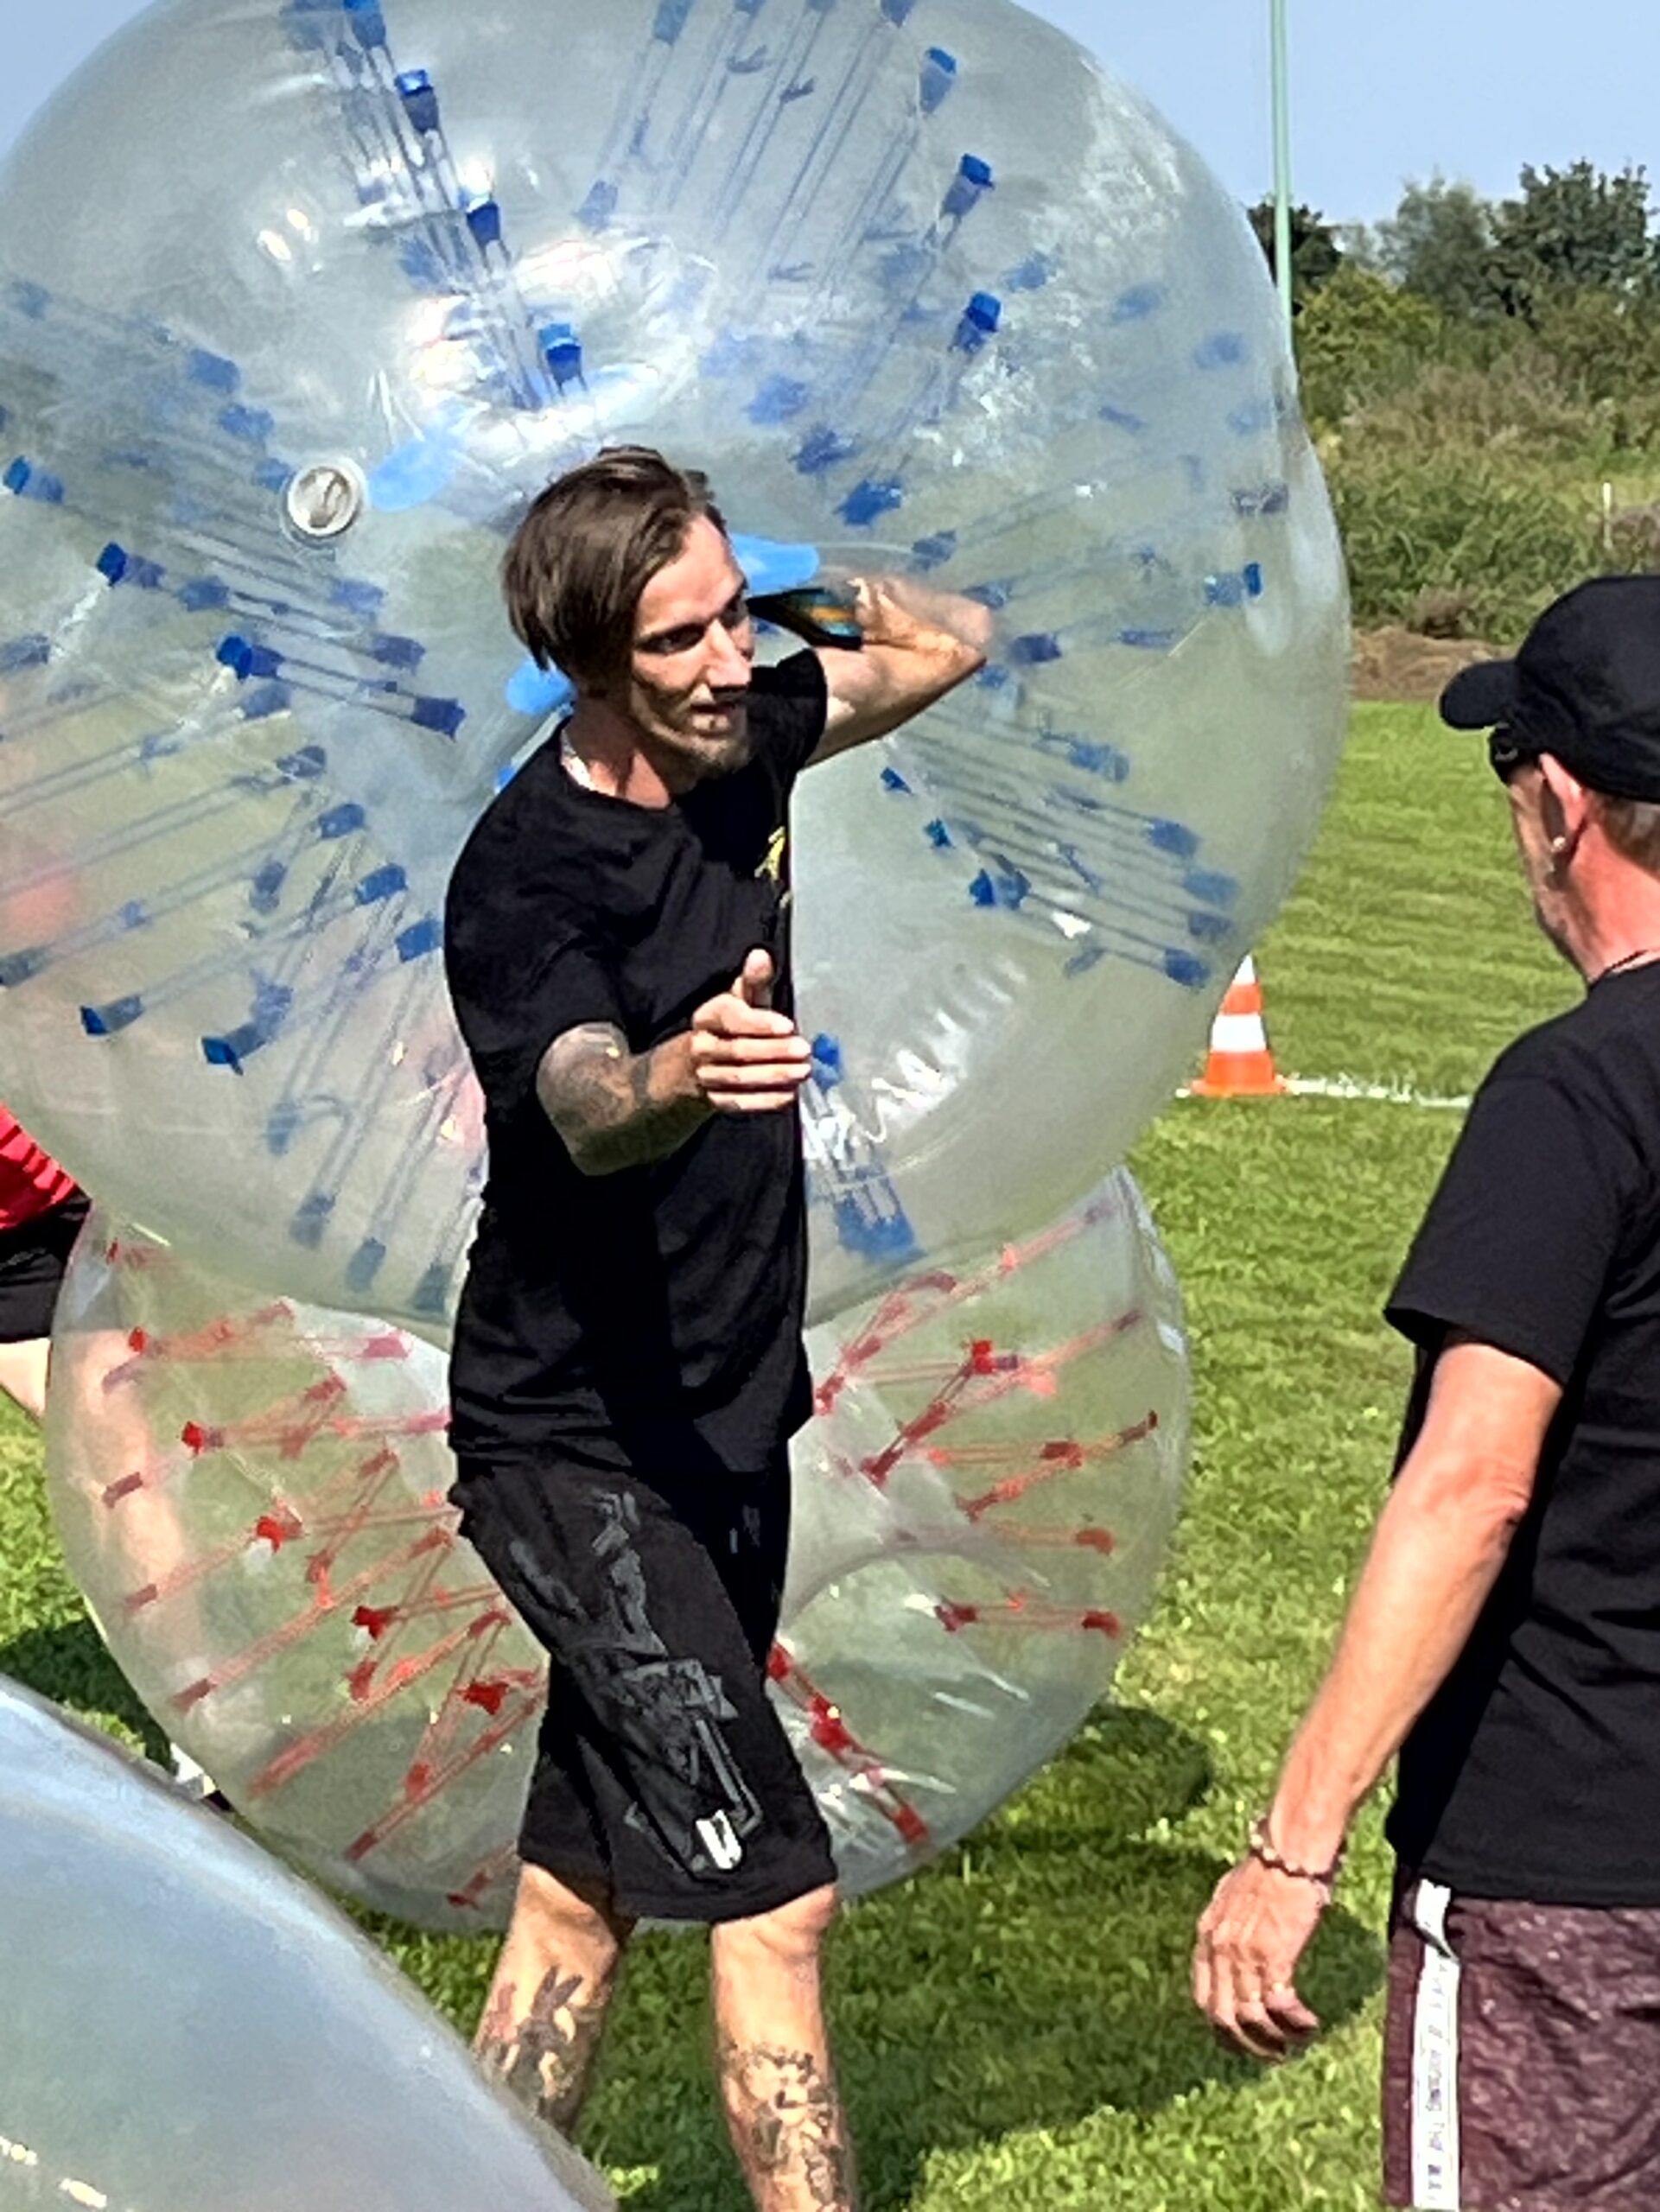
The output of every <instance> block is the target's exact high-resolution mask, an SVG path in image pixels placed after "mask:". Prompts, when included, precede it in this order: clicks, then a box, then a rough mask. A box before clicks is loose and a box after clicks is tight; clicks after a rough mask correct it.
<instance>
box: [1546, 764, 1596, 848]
mask: <svg viewBox="0 0 1660 2212" xmlns="http://www.w3.org/2000/svg"><path fill="white" fill-rule="evenodd" d="M1539 774H1540V778H1541V782H1540V786H1539V819H1540V822H1541V823H1542V825H1543V828H1544V833H1545V835H1546V836H1547V837H1548V838H1549V840H1550V847H1551V850H1552V851H1553V852H1571V851H1572V850H1573V849H1574V846H1576V845H1577V844H1578V843H1579V842H1580V838H1581V837H1582V836H1584V835H1585V827H1586V823H1587V820H1588V819H1589V817H1590V811H1591V794H1590V792H1589V791H1587V789H1586V787H1585V785H1583V784H1582V783H1581V782H1580V779H1579V778H1578V777H1577V776H1576V775H1574V773H1573V772H1571V770H1569V769H1567V768H1564V767H1563V766H1562V764H1561V761H1560V760H1558V759H1557V758H1556V756H1555V753H1541V754H1540V755H1539Z"/></svg>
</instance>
